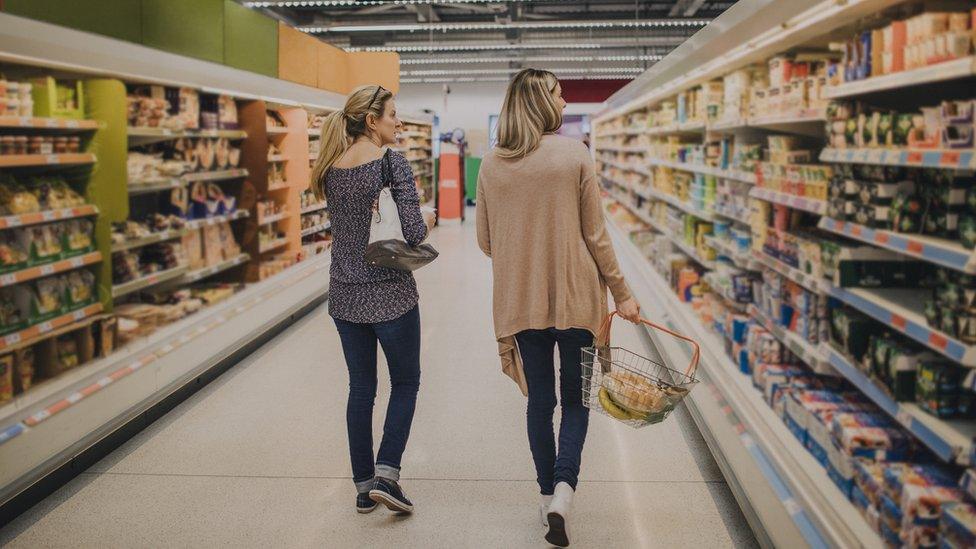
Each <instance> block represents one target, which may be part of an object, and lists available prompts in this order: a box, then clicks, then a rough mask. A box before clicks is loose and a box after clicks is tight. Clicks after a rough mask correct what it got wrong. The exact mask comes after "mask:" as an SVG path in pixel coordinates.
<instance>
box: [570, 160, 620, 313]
mask: <svg viewBox="0 0 976 549" xmlns="http://www.w3.org/2000/svg"><path fill="white" fill-rule="evenodd" d="M584 154H585V157H584V158H583V159H582V165H583V167H582V169H581V172H580V175H581V178H582V180H581V181H580V186H581V188H580V191H581V195H580V221H581V224H582V227H583V239H584V240H585V241H586V247H587V248H589V250H590V255H592V256H593V259H594V260H595V261H596V265H597V267H598V268H599V269H600V275H601V276H603V279H604V280H605V281H606V282H607V286H609V287H610V293H611V294H613V300H614V301H615V302H617V303H618V304H620V303H624V302H626V301H628V300H630V299H631V298H632V295H631V293H630V288H628V287H627V283H626V282H625V281H624V276H623V275H622V274H620V266H619V265H618V264H617V255H616V254H615V253H614V251H613V244H611V243H610V236H609V235H608V234H607V228H606V225H605V224H604V223H605V220H604V218H603V201H602V199H601V198H600V186H599V184H598V183H597V177H596V173H595V172H594V170H593V161H592V160H591V159H590V158H589V153H588V152H585V149H584Z"/></svg>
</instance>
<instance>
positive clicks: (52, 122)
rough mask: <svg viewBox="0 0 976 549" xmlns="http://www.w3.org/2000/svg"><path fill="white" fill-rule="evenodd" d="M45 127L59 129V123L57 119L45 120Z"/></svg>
mask: <svg viewBox="0 0 976 549" xmlns="http://www.w3.org/2000/svg"><path fill="white" fill-rule="evenodd" d="M44 126H45V127H48V128H57V127H58V121H57V119H55V118H45V119H44Z"/></svg>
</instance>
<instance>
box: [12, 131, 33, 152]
mask: <svg viewBox="0 0 976 549" xmlns="http://www.w3.org/2000/svg"><path fill="white" fill-rule="evenodd" d="M14 145H15V147H14V154H27V149H29V148H30V147H29V146H28V144H27V136H26V135H18V136H16V137H14Z"/></svg>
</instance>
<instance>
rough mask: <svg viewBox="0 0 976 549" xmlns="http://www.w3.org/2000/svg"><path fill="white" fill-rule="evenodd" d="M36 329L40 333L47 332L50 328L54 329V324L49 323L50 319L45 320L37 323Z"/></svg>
mask: <svg viewBox="0 0 976 549" xmlns="http://www.w3.org/2000/svg"><path fill="white" fill-rule="evenodd" d="M37 329H38V331H40V332H41V333H42V334H44V333H47V332H50V331H51V330H53V329H54V325H53V324H51V321H50V320H48V321H46V322H41V323H40V324H38V325H37Z"/></svg>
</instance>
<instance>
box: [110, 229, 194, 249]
mask: <svg viewBox="0 0 976 549" xmlns="http://www.w3.org/2000/svg"><path fill="white" fill-rule="evenodd" d="M186 233H187V229H186V228H185V227H182V228H179V229H167V230H165V231H159V232H156V233H152V234H150V235H147V236H143V237H141V238H133V239H131V240H126V241H125V242H113V243H112V253H115V252H124V251H125V250H131V249H133V248H141V247H143V246H148V245H150V244H156V243H157V242H165V241H167V240H174V239H177V238H183V236H184V235H186Z"/></svg>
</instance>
